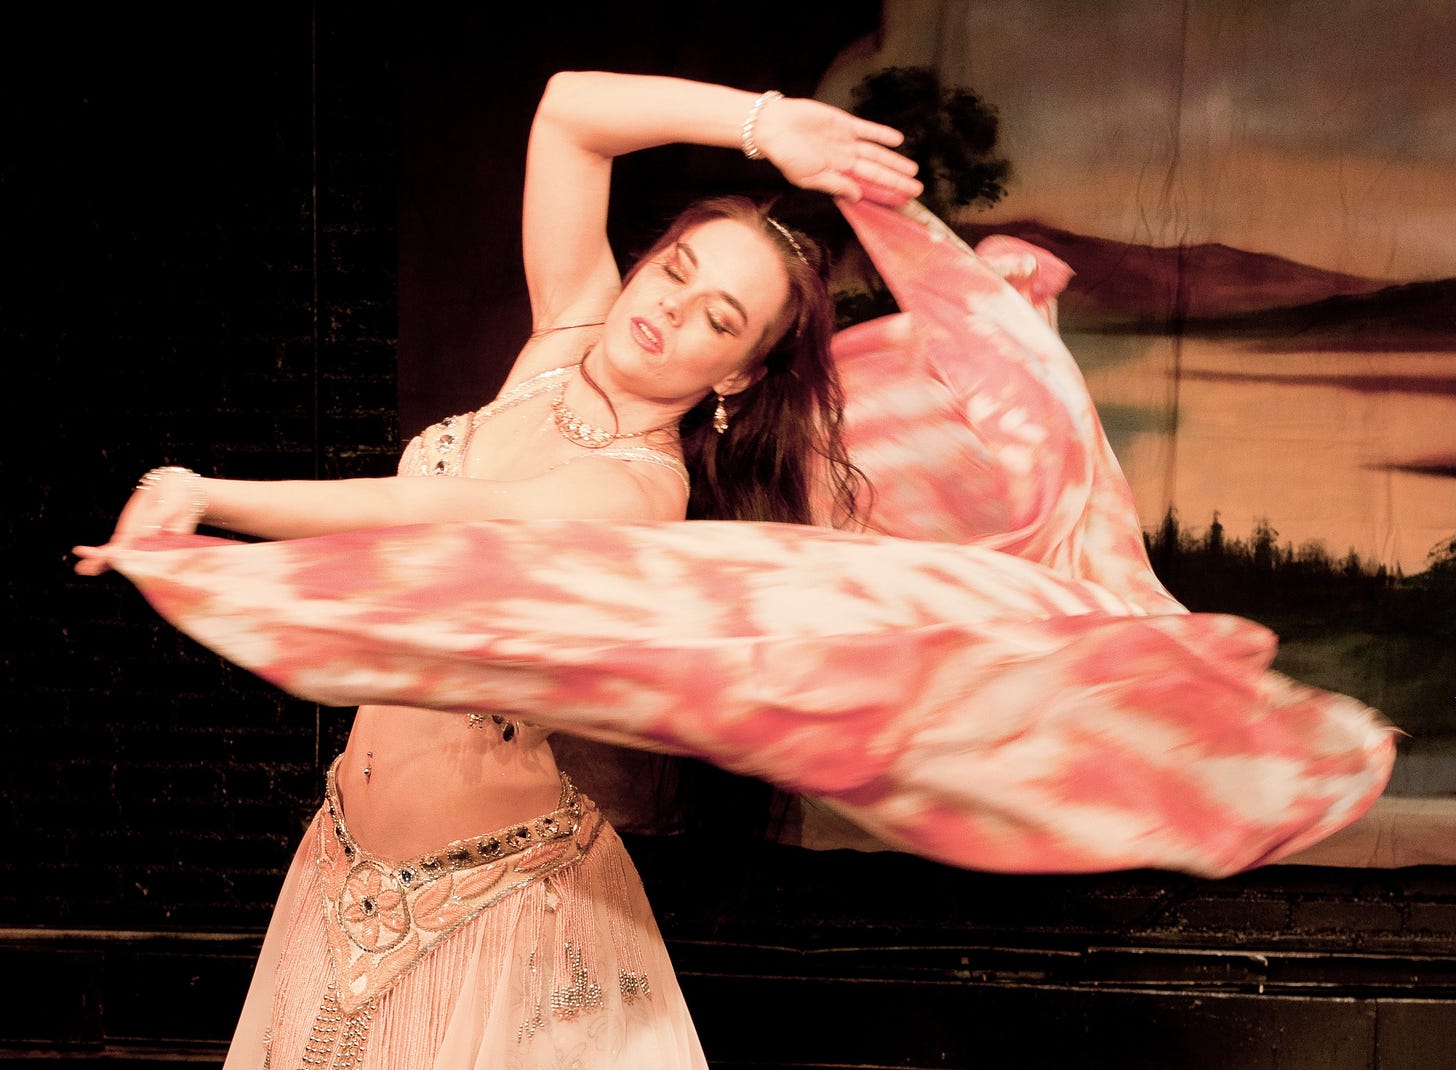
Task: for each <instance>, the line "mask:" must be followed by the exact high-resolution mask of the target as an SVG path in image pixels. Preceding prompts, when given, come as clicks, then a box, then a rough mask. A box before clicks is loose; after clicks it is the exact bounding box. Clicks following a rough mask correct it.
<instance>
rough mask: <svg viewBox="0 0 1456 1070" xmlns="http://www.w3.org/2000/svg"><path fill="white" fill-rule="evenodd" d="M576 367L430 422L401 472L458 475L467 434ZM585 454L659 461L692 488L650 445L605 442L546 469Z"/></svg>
mask: <svg viewBox="0 0 1456 1070" xmlns="http://www.w3.org/2000/svg"><path fill="white" fill-rule="evenodd" d="M579 367H581V365H580V364H567V365H565V366H563V367H560V368H551V369H549V370H547V371H544V372H541V373H540V374H539V375H533V376H532V377H531V378H529V379H527V380H525V381H524V382H521V383H517V384H516V385H515V386H513V387H511V388H510V389H509V390H506V391H503V392H502V393H501V394H500V396H499V397H497V398H496V399H495V400H494V401H492V402H491V403H490V404H488V405H486V406H485V407H483V408H480V409H477V410H476V411H475V412H473V413H465V414H462V415H459V416H447V417H445V419H443V420H441V421H440V422H439V423H437V424H432V425H431V426H429V427H427V428H426V429H425V430H424V431H422V432H420V433H419V434H418V435H416V436H415V437H414V438H413V439H411V440H410V443H409V445H408V446H406V447H405V450H404V454H403V456H401V457H400V461H399V474H400V475H402V476H410V475H413V476H458V475H459V474H460V466H461V463H462V462H463V461H464V459H465V450H466V447H468V446H469V445H470V436H471V435H472V434H474V433H475V429H476V428H478V427H479V426H480V425H481V424H483V423H485V421H486V420H489V419H490V418H491V417H492V416H495V415H496V414H498V413H502V412H505V411H506V410H507V409H513V408H515V407H516V406H517V405H520V404H521V403H522V402H525V401H529V400H530V399H531V398H534V397H539V396H540V395H541V394H543V393H545V392H546V391H547V390H550V389H552V388H553V387H556V386H558V385H560V384H561V383H562V382H563V381H564V380H565V378H566V377H567V376H568V375H570V374H571V373H572V372H574V371H576V369H577V368H579ZM587 457H606V458H610V459H612V460H617V461H642V462H645V463H647V464H656V465H660V466H661V467H663V468H666V469H668V470H669V471H671V472H672V473H673V474H674V475H676V476H677V477H678V479H680V480H682V485H683V489H684V490H685V491H686V490H690V489H691V484H690V483H689V481H688V470H687V469H686V468H685V467H683V463H682V462H681V461H679V460H678V459H677V458H676V457H674V456H673V455H672V454H670V453H667V452H665V451H663V450H658V449H653V448H652V447H651V446H606V447H603V448H602V449H596V450H592V451H590V452H589V453H583V454H581V456H580V457H572V458H569V459H567V460H565V461H561V462H560V463H559V464H554V465H552V466H551V468H549V469H548V471H555V470H556V469H558V468H564V467H565V466H566V465H568V464H571V463H572V462H573V461H577V460H582V459H583V458H587Z"/></svg>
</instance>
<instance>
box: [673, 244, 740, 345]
mask: <svg viewBox="0 0 1456 1070" xmlns="http://www.w3.org/2000/svg"><path fill="white" fill-rule="evenodd" d="M674 248H675V249H676V250H677V251H678V253H680V254H681V255H682V256H684V257H686V258H687V260H688V262H689V263H691V264H692V265H693V267H694V268H696V267H697V266H698V254H697V253H695V252H693V247H692V246H691V245H689V244H688V243H687V242H681V241H680V242H678V243H677V244H676V245H675V246H674ZM718 296H719V297H721V298H722V299H723V300H724V301H726V302H728V304H730V305H732V306H733V308H734V309H735V310H736V311H737V312H738V314H739V315H740V316H742V317H743V324H744V326H745V327H746V326H748V325H749V324H750V323H752V322H753V321H752V320H751V319H750V318H749V316H748V309H746V308H744V307H743V303H742V302H741V301H739V300H738V298H736V297H734V296H733V295H732V294H731V293H729V292H728V291H727V290H719V291H718Z"/></svg>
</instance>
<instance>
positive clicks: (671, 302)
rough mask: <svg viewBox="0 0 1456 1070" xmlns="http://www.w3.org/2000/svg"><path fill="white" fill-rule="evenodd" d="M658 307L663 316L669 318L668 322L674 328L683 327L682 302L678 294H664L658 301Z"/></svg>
mask: <svg viewBox="0 0 1456 1070" xmlns="http://www.w3.org/2000/svg"><path fill="white" fill-rule="evenodd" d="M657 307H658V308H660V309H662V313H663V315H665V316H666V317H667V321H668V322H669V323H671V324H672V325H673V326H674V327H677V326H680V325H681V322H682V302H681V301H680V300H679V299H678V295H677V294H676V293H673V292H668V293H665V294H663V295H662V296H661V297H660V298H658V300H657Z"/></svg>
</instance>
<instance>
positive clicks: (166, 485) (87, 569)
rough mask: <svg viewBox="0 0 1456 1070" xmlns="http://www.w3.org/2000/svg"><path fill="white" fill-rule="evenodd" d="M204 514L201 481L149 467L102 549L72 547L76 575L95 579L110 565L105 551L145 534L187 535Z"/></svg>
mask: <svg viewBox="0 0 1456 1070" xmlns="http://www.w3.org/2000/svg"><path fill="white" fill-rule="evenodd" d="M206 513H207V495H206V493H205V492H204V491H203V489H202V478H201V477H200V476H198V475H197V473H196V472H192V471H190V470H188V469H186V468H173V467H169V468H153V469H152V470H151V471H150V472H148V473H147V474H146V475H144V476H142V478H141V481H140V482H139V483H137V486H136V490H134V491H132V495H131V497H130V498H129V499H127V503H126V505H125V506H124V507H123V508H122V510H121V515H120V516H119V517H117V519H116V529H115V530H114V531H113V532H112V533H111V539H110V540H109V541H108V542H107V543H106V544H105V545H104V546H76V547H73V548H72V551H71V552H72V553H74V554H75V555H76V556H77V557H78V558H80V560H79V561H77V562H76V572H77V573H79V574H80V575H82V576H99V575H100V574H101V573H103V572H105V571H106V570H107V569H108V568H109V567H110V565H109V564H108V563H107V556H108V555H107V551H108V550H110V549H113V548H115V547H120V546H127V545H130V544H131V543H134V542H135V541H136V540H137V539H139V538H142V537H144V536H147V535H160V534H167V535H190V534H192V533H193V532H194V531H196V530H197V525H198V523H200V522H201V520H202V518H203V516H205V515H206Z"/></svg>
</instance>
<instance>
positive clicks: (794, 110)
mask: <svg viewBox="0 0 1456 1070" xmlns="http://www.w3.org/2000/svg"><path fill="white" fill-rule="evenodd" d="M750 138H751V141H750V140H749V139H750ZM902 140H903V137H902V135H901V134H900V133H899V132H898V131H896V130H894V129H892V128H890V127H887V126H882V125H880V124H878V123H872V122H869V121H867V120H864V119H859V118H857V117H855V116H853V115H851V114H849V113H848V112H846V111H843V110H842V109H840V108H836V107H834V106H833V105H830V104H825V103H822V102H820V101H816V100H810V99H806V98H796V97H782V96H779V95H778V94H776V93H765V94H756V93H751V92H748V91H746V90H741V89H733V88H730V87H728V86H723V85H714V84H711V83H706V82H694V81H688V80H685V79H681V78H666V77H659V76H652V75H628V74H614V73H608V72H602V71H563V72H560V73H558V74H555V75H553V76H552V78H551V80H550V81H549V82H548V83H547V85H546V90H545V92H544V93H543V94H542V97H541V102H540V104H539V105H538V107H537V111H536V117H535V120H534V122H533V124H532V126H531V138H530V143H529V146H528V149H527V153H526V183H525V192H524V197H523V203H522V211H521V231H522V250H523V257H524V262H525V270H526V282H527V288H528V290H529V293H530V298H531V313H532V321H533V324H534V326H535V328H536V329H537V330H543V329H549V328H552V327H559V326H564V325H568V324H573V323H584V322H591V321H593V320H595V319H600V318H601V316H603V315H604V314H605V313H606V310H607V308H608V307H609V306H610V305H611V302H612V300H613V299H614V298H615V297H616V295H617V292H618V290H619V289H620V286H621V280H620V277H619V274H618V271H617V263H616V260H615V258H614V256H613V254H612V250H611V248H610V246H609V244H608V242H607V203H608V193H609V187H610V184H611V172H612V160H613V159H614V158H615V157H617V156H622V155H625V154H626V153H629V152H635V151H637V150H639V149H646V148H652V147H655V146H658V145H667V144H674V143H686V144H696V145H708V146H717V147H720V148H729V149H741V150H744V151H747V150H748V149H749V148H750V147H752V148H753V149H755V150H756V152H757V153H758V154H759V155H761V156H762V157H763V158H764V159H766V160H768V161H769V162H770V163H772V164H773V165H775V166H776V167H778V169H779V170H780V171H781V172H782V173H783V174H784V176H785V177H786V178H787V179H788V180H789V181H790V182H793V183H794V184H795V185H798V186H801V187H803V188H806V189H817V190H821V191H823V192H825V193H829V194H831V195H834V196H842V197H847V198H849V199H851V200H857V199H859V197H860V196H861V195H862V194H863V193H864V192H865V187H864V186H863V185H862V184H863V183H869V184H873V186H875V187H878V189H879V191H880V193H879V195H881V196H884V195H888V196H889V197H891V198H898V199H900V200H905V199H908V198H910V197H915V196H918V195H919V193H920V189H921V187H920V183H919V182H917V181H916V180H915V179H914V177H913V175H914V173H915V164H914V162H913V161H911V160H909V159H907V158H906V157H904V156H901V155H900V154H899V153H897V152H895V151H894V150H893V146H896V145H899V144H900V143H901V141H902ZM528 359H529V358H528ZM540 370H541V369H540V368H534V367H526V366H518V367H517V368H516V369H515V370H513V371H512V374H511V380H512V381H513V380H518V379H520V378H524V377H525V376H527V375H530V374H534V373H535V372H537V371H540Z"/></svg>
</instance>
